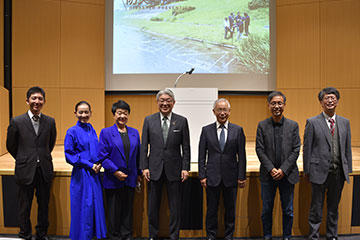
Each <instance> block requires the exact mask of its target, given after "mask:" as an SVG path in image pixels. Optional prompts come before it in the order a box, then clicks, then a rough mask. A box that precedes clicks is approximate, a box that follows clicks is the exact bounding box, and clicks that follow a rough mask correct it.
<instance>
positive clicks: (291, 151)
mask: <svg viewBox="0 0 360 240" xmlns="http://www.w3.org/2000/svg"><path fill="white" fill-rule="evenodd" d="M282 138H283V139H282V154H281V165H280V169H281V170H282V171H283V172H284V174H285V176H286V178H287V180H288V181H289V182H290V183H292V184H295V183H297V182H298V181H299V170H298V166H297V164H296V161H297V159H298V157H299V152H300V145H301V141H300V136H299V126H298V124H297V123H296V122H294V121H292V120H290V119H287V118H285V117H284V123H283V134H282ZM256 154H257V156H258V158H259V161H260V163H261V164H260V181H271V180H272V177H271V175H270V171H271V170H272V169H273V168H274V163H275V142H274V127H273V123H272V119H271V117H270V118H267V119H265V120H263V121H261V122H259V124H258V127H257V131H256Z"/></svg>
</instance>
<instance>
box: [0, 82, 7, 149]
mask: <svg viewBox="0 0 360 240" xmlns="http://www.w3.org/2000/svg"><path fill="white" fill-rule="evenodd" d="M0 103H1V104H0V156H1V155H3V154H5V153H7V150H6V133H7V127H8V125H9V92H8V90H7V89H5V88H4V87H2V86H0Z"/></svg>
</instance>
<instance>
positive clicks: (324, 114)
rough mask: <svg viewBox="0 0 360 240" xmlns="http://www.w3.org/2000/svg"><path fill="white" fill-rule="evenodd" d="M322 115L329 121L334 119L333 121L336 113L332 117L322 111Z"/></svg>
mask: <svg viewBox="0 0 360 240" xmlns="http://www.w3.org/2000/svg"><path fill="white" fill-rule="evenodd" d="M323 116H324V118H325V120H326V121H329V119H334V122H336V113H335V114H334V115H333V116H332V117H329V116H328V115H327V114H326V113H325V112H323Z"/></svg>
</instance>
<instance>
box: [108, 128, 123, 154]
mask: <svg viewBox="0 0 360 240" xmlns="http://www.w3.org/2000/svg"><path fill="white" fill-rule="evenodd" d="M111 135H112V142H113V143H114V145H115V146H116V148H117V149H118V150H119V152H120V154H121V155H122V157H123V159H125V154H124V145H123V142H122V139H121V136H120V133H119V131H118V128H117V126H116V124H114V125H113V126H112V129H111Z"/></svg>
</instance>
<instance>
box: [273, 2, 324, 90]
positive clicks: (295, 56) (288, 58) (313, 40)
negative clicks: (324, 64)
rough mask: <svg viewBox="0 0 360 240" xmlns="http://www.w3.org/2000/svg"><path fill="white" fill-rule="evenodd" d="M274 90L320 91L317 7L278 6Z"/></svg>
mask: <svg viewBox="0 0 360 240" xmlns="http://www.w3.org/2000/svg"><path fill="white" fill-rule="evenodd" d="M276 11H277V14H276V16H277V20H276V23H277V24H276V38H277V44H276V48H277V51H276V54H277V68H276V71H277V88H295V89H297V88H311V87H312V88H319V87H320V83H319V79H320V65H319V64H320V57H319V51H320V48H319V47H320V46H319V38H320V33H319V30H320V29H319V21H320V19H319V4H318V3H309V4H298V5H285V6H281V7H277V9H276Z"/></svg>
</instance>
